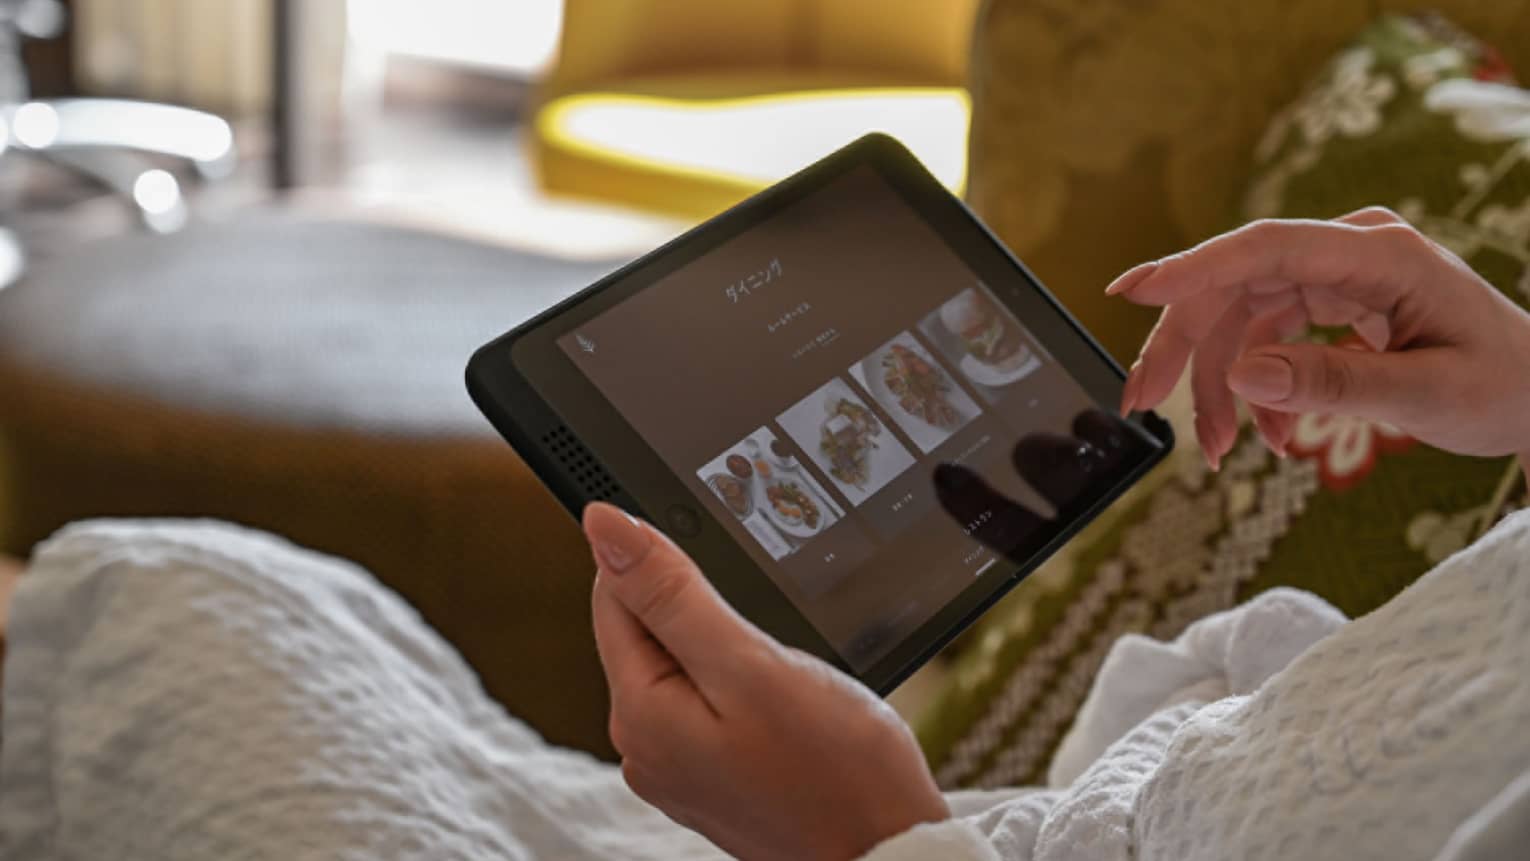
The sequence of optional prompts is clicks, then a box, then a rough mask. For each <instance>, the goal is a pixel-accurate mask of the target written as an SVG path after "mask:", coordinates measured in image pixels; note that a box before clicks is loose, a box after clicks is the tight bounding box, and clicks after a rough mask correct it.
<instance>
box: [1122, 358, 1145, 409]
mask: <svg viewBox="0 0 1530 861" xmlns="http://www.w3.org/2000/svg"><path fill="white" fill-rule="evenodd" d="M1141 367H1142V360H1141V359H1138V360H1137V363H1136V364H1134V365H1132V369H1131V370H1130V371H1127V373H1126V384H1125V385H1124V386H1122V387H1121V417H1122V418H1126V417H1127V416H1129V415H1131V414H1132V408H1133V407H1135V406H1136V405H1137V378H1138V377H1139V376H1141V373H1140V371H1141Z"/></svg>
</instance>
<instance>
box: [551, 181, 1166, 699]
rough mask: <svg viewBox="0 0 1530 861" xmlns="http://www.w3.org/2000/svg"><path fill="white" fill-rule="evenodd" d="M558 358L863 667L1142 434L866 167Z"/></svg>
mask: <svg viewBox="0 0 1530 861" xmlns="http://www.w3.org/2000/svg"><path fill="white" fill-rule="evenodd" d="M558 345H559V347H560V348H561V349H562V350H563V351H564V352H565V353H566V354H567V355H568V356H569V358H570V359H571V360H572V361H573V363H574V364H575V366H576V367H577V368H579V369H580V371H582V372H583V373H584V374H585V375H586V376H587V377H588V378H589V380H590V381H591V382H592V383H593V384H594V385H595V387H596V388H597V389H598V390H599V391H600V392H601V393H602V395H603V396H604V397H606V398H607V399H609V401H610V402H611V404H612V405H613V406H614V407H615V408H616V410H617V411H618V412H620V413H621V414H622V415H623V417H625V418H626V419H627V421H628V422H629V423H630V424H631V425H632V427H633V428H634V429H635V430H636V431H637V433H638V434H639V435H640V436H642V437H643V439H644V440H645V441H646V442H647V443H648V444H649V445H650V446H651V447H652V449H653V450H654V451H655V452H656V453H657V454H658V455H659V457H660V458H661V459H662V460H663V461H664V462H665V463H666V464H667V465H668V467H669V468H670V469H672V470H673V471H674V472H675V473H676V474H677V475H678V476H680V477H681V478H682V479H683V480H684V481H685V482H686V483H687V485H688V486H689V487H690V488H691V490H692V491H693V492H694V494H695V496H696V498H697V500H699V504H700V505H703V506H705V507H706V508H707V509H708V510H709V511H710V512H711V513H712V515H713V517H714V518H716V519H717V520H718V521H719V522H720V523H722V524H724V526H725V528H727V529H728V530H730V531H731V533H732V534H733V536H734V538H735V539H736V540H737V542H738V543H739V544H740V545H742V546H743V547H744V548H745V549H746V551H747V552H748V553H750V554H751V555H752V556H753V558H754V559H755V560H756V561H757V562H758V563H759V564H760V566H761V567H762V568H763V569H764V570H765V571H766V572H767V573H768V574H769V575H770V576H771V577H772V579H773V580H774V581H775V583H776V585H777V586H778V587H779V588H780V589H781V590H782V591H783V592H784V593H785V594H786V596H787V597H788V598H789V599H790V600H791V601H792V603H793V604H794V605H795V606H796V607H797V608H798V610H799V611H800V612H801V613H802V614H803V616H804V617H806V618H807V619H808V620H809V621H810V622H811V623H812V624H813V625H814V626H815V627H816V628H817V629H818V631H819V632H820V633H821V634H822V635H823V636H824V638H825V639H826V640H827V641H828V642H829V643H830V644H832V645H833V646H834V648H835V649H837V650H838V651H839V652H840V654H841V655H842V656H843V657H844V659H845V660H846V662H847V663H848V664H849V665H850V666H852V667H854V668H856V669H858V670H864V669H865V668H867V667H869V666H871V665H873V664H875V663H876V661H877V660H878V659H880V658H882V657H883V656H885V655H886V653H887V651H888V650H889V649H891V648H892V647H894V646H896V645H897V644H898V643H899V642H901V640H902V639H903V638H904V637H906V636H908V635H909V633H910V632H912V631H914V630H915V629H917V628H918V627H919V626H920V625H922V624H923V623H925V622H926V621H928V620H929V619H930V618H931V617H932V616H933V615H934V614H935V613H937V612H938V611H940V610H941V609H942V608H943V607H945V606H946V605H947V604H948V603H949V602H951V601H952V600H953V599H954V598H955V597H956V596H957V595H958V594H959V593H961V592H962V591H963V590H965V589H968V588H969V587H971V586H973V585H974V583H975V582H977V581H978V580H980V579H981V578H983V577H985V576H1009V574H1011V573H1013V567H1014V566H1012V565H1011V566H1005V565H1003V564H1002V563H1003V561H1004V557H1006V556H1010V555H1013V554H1011V553H1009V551H1010V550H1011V549H1017V548H1021V547H1024V546H1028V545H1039V543H1040V542H1042V541H1044V540H1045V539H1046V538H1047V537H1048V536H1049V535H1051V534H1055V531H1056V524H1057V523H1058V521H1059V519H1060V517H1059V516H1060V515H1061V514H1064V513H1066V511H1067V509H1068V508H1069V506H1070V505H1071V504H1072V503H1073V502H1074V501H1075V500H1078V499H1080V498H1082V497H1085V496H1088V495H1089V494H1090V492H1091V491H1092V490H1093V485H1095V484H1097V483H1103V482H1107V481H1109V479H1110V477H1109V475H1108V473H1109V472H1110V469H1111V467H1112V466H1114V465H1115V464H1117V463H1121V462H1123V461H1124V460H1125V459H1127V456H1128V455H1129V454H1130V452H1129V451H1127V450H1128V449H1133V448H1135V447H1140V446H1146V445H1149V443H1148V442H1147V441H1145V440H1143V439H1142V438H1141V436H1140V434H1139V433H1137V432H1136V431H1135V430H1134V429H1132V428H1131V427H1130V426H1129V425H1126V424H1125V423H1121V422H1119V421H1117V420H1115V419H1113V418H1111V417H1110V415H1109V414H1108V413H1107V412H1105V411H1104V410H1101V409H1100V408H1099V405H1098V404H1096V402H1095V401H1094V399H1093V398H1091V397H1090V396H1089V394H1088V393H1087V392H1086V390H1085V389H1084V387H1083V386H1082V385H1080V383H1079V382H1077V381H1076V380H1074V379H1073V378H1072V377H1071V376H1070V375H1069V373H1068V372H1067V370H1066V369H1065V368H1064V367H1063V366H1062V365H1061V364H1060V363H1059V362H1058V361H1057V360H1056V359H1054V357H1053V355H1051V354H1050V353H1049V352H1048V351H1047V349H1046V348H1045V347H1044V346H1043V344H1042V342H1041V340H1040V339H1038V338H1037V336H1036V333H1035V332H1034V331H1033V330H1032V329H1031V328H1030V327H1028V325H1027V321H1026V320H1022V319H1019V317H1018V316H1017V315H1016V314H1015V313H1013V312H1012V311H1011V310H1009V308H1008V307H1007V306H1006V304H1005V303H1004V302H1002V301H1000V300H999V298H998V295H997V294H996V293H995V292H994V289H993V286H992V285H989V284H985V283H984V282H983V280H982V279H981V278H980V277H979V276H978V275H977V274H976V273H974V272H973V271H972V269H971V268H970V267H969V266H968V265H967V264H966V263H965V262H964V261H963V259H962V258H961V257H960V256H959V255H958V254H957V253H956V252H955V251H953V250H952V248H951V247H950V246H949V245H948V244H947V243H946V242H945V241H944V240H943V239H942V237H941V236H940V234H939V233H937V232H936V231H935V230H934V229H933V228H932V227H931V226H930V225H929V224H928V223H926V222H925V221H924V220H923V219H922V218H921V217H920V216H919V214H918V213H917V212H916V211H915V210H914V209H913V208H912V207H911V206H909V205H908V204H907V203H906V202H905V200H904V199H903V198H902V197H901V196H900V195H899V194H898V193H897V191H896V190H895V189H894V188H893V187H891V186H890V185H889V184H888V183H887V182H886V181H885V180H884V179H883V178H882V176H881V175H880V174H879V173H877V172H876V170H875V169H873V168H871V167H869V166H862V167H857V168H856V169H854V170H851V171H848V172H846V173H845V174H844V175H842V176H840V177H837V178H836V179H835V180H833V181H832V182H830V183H828V184H827V185H825V186H824V187H823V188H821V189H818V190H817V191H815V192H813V193H812V194H810V195H808V196H807V197H805V198H803V199H800V200H797V201H794V202H793V203H791V204H790V205H788V206H787V207H785V208H783V209H781V210H779V211H777V212H775V213H773V214H771V215H770V216H769V217H768V218H767V219H765V220H764V221H762V222H760V223H759V224H757V225H755V226H754V227H752V228H751V229H749V230H747V231H745V232H743V233H742V234H740V235H737V236H734V237H733V238H731V239H729V240H728V241H726V242H724V243H722V244H721V245H719V246H718V247H715V248H713V249H712V250H710V251H708V252H707V253H705V254H703V255H702V256H700V257H698V258H696V259H695V260H693V261H691V262H689V263H688V264H686V265H684V266H682V267H681V268H679V269H677V270H675V271H673V272H671V273H670V274H668V275H667V276H665V277H663V278H661V279H660V280H658V281H657V282H655V283H654V284H652V285H651V286H649V287H647V288H646V289H643V290H641V291H640V292H638V293H636V294H634V295H632V296H630V297H629V298H627V299H625V300H623V301H621V302H620V303H619V304H616V305H614V306H613V307H611V308H609V309H607V310H606V311H604V312H603V313H601V314H600V315H598V316H596V317H594V318H592V319H590V320H588V321H586V322H585V323H583V324H582V325H580V326H578V328H577V329H576V330H574V331H571V332H569V333H567V334H566V335H564V336H563V337H561V338H560V339H559V340H558ZM996 569H999V570H996Z"/></svg>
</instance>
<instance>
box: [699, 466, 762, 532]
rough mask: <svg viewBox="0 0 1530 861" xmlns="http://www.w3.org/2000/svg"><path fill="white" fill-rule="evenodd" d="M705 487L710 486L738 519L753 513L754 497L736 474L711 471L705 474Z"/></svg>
mask: <svg viewBox="0 0 1530 861" xmlns="http://www.w3.org/2000/svg"><path fill="white" fill-rule="evenodd" d="M707 487H710V488H712V492H713V493H715V494H717V498H718V499H721V500H722V502H723V505H726V506H727V507H728V510H729V511H731V512H733V514H734V516H736V517H738V519H739V520H743V519H744V518H746V517H748V516H749V515H751V514H753V513H754V497H753V496H751V495H750V493H749V485H748V484H747V483H746V482H745V481H743V480H742V479H740V478H738V477H737V476H734V475H732V474H730V473H726V472H718V473H713V474H712V475H709V476H707Z"/></svg>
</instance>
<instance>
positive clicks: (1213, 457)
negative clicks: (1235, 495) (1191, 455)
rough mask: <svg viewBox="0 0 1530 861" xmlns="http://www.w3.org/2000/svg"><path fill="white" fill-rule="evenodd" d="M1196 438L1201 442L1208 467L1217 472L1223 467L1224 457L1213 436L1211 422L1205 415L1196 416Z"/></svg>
mask: <svg viewBox="0 0 1530 861" xmlns="http://www.w3.org/2000/svg"><path fill="white" fill-rule="evenodd" d="M1195 438H1196V441H1197V442H1199V443H1200V444H1201V454H1203V455H1205V456H1206V467H1207V468H1208V469H1210V470H1211V471H1212V472H1217V471H1218V470H1219V469H1220V468H1221V463H1222V457H1221V454H1220V452H1219V451H1218V446H1217V443H1216V440H1215V439H1213V438H1212V433H1211V423H1210V422H1208V421H1206V418H1205V417H1204V416H1196V417H1195Z"/></svg>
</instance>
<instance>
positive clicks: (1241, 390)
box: [1227, 356, 1296, 403]
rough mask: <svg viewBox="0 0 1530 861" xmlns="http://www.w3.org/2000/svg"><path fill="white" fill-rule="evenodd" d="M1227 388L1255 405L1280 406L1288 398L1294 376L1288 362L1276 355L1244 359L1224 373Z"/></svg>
mask: <svg viewBox="0 0 1530 861" xmlns="http://www.w3.org/2000/svg"><path fill="white" fill-rule="evenodd" d="M1227 385H1228V387H1229V388H1231V389H1232V390H1233V391H1235V392H1237V393H1238V394H1240V395H1242V396H1243V397H1245V398H1247V399H1248V400H1251V401H1255V402H1257V403H1279V402H1281V401H1284V400H1285V399H1286V398H1289V397H1291V391H1292V390H1293V389H1294V388H1295V386H1296V377H1295V374H1294V373H1293V372H1292V369H1291V363H1290V362H1289V361H1287V360H1286V359H1283V358H1281V357H1279V356H1253V357H1250V358H1247V359H1243V360H1241V361H1239V362H1237V363H1236V364H1234V365H1233V366H1232V368H1231V369H1230V370H1229V371H1228V372H1227Z"/></svg>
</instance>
